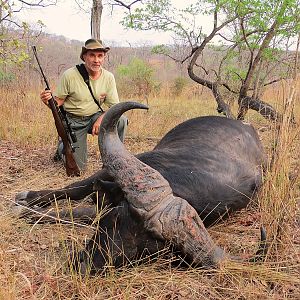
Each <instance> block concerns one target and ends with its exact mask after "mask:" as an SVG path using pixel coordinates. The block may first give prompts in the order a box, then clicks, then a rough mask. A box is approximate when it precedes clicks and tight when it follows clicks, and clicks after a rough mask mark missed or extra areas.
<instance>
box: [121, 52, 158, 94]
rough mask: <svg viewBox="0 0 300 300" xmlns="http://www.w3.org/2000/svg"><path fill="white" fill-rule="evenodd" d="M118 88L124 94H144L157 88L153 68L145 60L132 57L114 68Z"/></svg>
mask: <svg viewBox="0 0 300 300" xmlns="http://www.w3.org/2000/svg"><path fill="white" fill-rule="evenodd" d="M116 78H117V82H118V89H119V91H120V93H121V94H122V95H124V96H144V97H148V96H149V94H150V93H151V92H153V91H156V90H157V87H158V86H159V84H157V83H156V82H155V80H154V69H153V68H152V67H151V66H150V65H149V64H148V63H146V62H145V61H143V60H142V59H139V58H136V57H135V58H133V59H132V60H131V61H130V63H129V64H128V65H120V66H119V67H118V68H117V70H116Z"/></svg>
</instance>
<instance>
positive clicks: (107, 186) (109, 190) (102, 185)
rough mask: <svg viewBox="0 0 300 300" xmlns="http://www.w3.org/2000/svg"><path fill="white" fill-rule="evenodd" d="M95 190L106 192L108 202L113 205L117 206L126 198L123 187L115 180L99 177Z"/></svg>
mask: <svg viewBox="0 0 300 300" xmlns="http://www.w3.org/2000/svg"><path fill="white" fill-rule="evenodd" d="M93 191H101V193H102V194H105V195H106V197H105V198H106V201H107V203H108V204H111V205H112V206H117V205H119V203H120V202H121V201H123V200H124V193H123V191H122V189H121V188H120V186H119V185H118V184H117V183H115V182H113V181H105V180H101V179H97V180H95V182H94V184H93Z"/></svg>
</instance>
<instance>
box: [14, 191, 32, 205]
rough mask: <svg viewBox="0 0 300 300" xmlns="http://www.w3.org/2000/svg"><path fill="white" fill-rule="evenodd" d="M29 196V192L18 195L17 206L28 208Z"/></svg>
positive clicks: (16, 198)
mask: <svg viewBox="0 0 300 300" xmlns="http://www.w3.org/2000/svg"><path fill="white" fill-rule="evenodd" d="M28 194H29V191H24V192H20V193H18V194H17V195H16V197H15V203H16V205H23V206H27V205H28V200H27V197H28Z"/></svg>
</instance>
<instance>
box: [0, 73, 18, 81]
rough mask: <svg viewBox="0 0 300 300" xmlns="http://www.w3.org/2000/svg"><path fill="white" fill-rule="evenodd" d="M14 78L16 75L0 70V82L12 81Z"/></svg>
mask: <svg viewBox="0 0 300 300" xmlns="http://www.w3.org/2000/svg"><path fill="white" fill-rule="evenodd" d="M15 79H16V76H15V75H14V74H12V73H6V72H4V71H2V70H0V83H4V82H12V81H14V80H15Z"/></svg>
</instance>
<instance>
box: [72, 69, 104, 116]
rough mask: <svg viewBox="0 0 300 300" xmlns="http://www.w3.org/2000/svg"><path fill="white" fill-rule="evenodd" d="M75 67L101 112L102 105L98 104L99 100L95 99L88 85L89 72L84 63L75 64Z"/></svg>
mask: <svg viewBox="0 0 300 300" xmlns="http://www.w3.org/2000/svg"><path fill="white" fill-rule="evenodd" d="M76 68H77V70H78V72H79V73H80V75H81V76H82V78H83V80H84V82H85V83H86V85H87V87H88V88H89V91H90V93H91V95H92V97H93V99H94V101H95V103H96V104H97V106H98V107H99V109H100V110H101V111H102V112H104V111H103V109H102V107H101V105H100V103H99V101H98V100H97V99H96V97H95V96H94V94H93V91H92V88H91V85H90V77H89V73H88V71H87V70H86V68H85V66H84V64H80V65H76Z"/></svg>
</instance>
